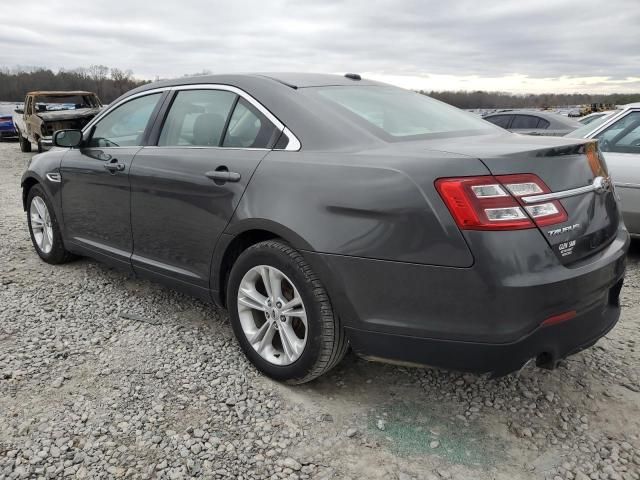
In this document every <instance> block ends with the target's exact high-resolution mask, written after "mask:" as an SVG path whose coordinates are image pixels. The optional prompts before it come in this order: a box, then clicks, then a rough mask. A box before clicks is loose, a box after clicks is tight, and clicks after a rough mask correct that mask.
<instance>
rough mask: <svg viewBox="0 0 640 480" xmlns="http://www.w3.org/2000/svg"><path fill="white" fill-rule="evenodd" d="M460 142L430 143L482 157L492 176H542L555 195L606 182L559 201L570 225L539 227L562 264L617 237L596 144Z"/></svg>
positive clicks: (501, 139) (507, 137)
mask: <svg viewBox="0 0 640 480" xmlns="http://www.w3.org/2000/svg"><path fill="white" fill-rule="evenodd" d="M459 140H460V141H459V142H458V143H457V144H456V145H455V148H451V139H448V141H440V140H435V141H433V142H430V143H431V146H432V148H437V149H439V150H446V151H453V152H455V153H458V154H465V155H469V156H474V157H476V158H479V159H480V160H481V161H482V162H483V163H484V164H485V165H486V166H487V168H488V169H489V171H490V172H491V173H492V174H493V175H509V174H522V173H525V174H526V173H529V174H534V175H537V176H538V177H539V178H540V179H541V180H542V181H543V182H544V183H545V184H546V185H547V187H549V189H550V190H551V192H554V193H557V192H566V191H568V190H572V189H577V188H581V187H587V186H590V185H592V184H593V183H594V180H595V179H596V177H602V178H603V179H605V182H603V184H602V185H601V187H602V188H599V189H598V191H589V192H586V193H581V194H576V195H571V196H568V197H566V198H561V199H558V201H559V202H560V204H561V205H562V206H563V207H564V209H565V211H566V212H567V215H568V219H567V221H566V222H563V223H558V224H554V225H549V226H544V227H540V226H539V227H538V229H539V230H540V232H541V233H542V235H543V236H544V238H545V239H546V240H547V242H548V243H549V246H550V247H551V248H552V249H553V251H554V252H555V254H556V255H557V257H558V258H559V260H560V261H561V262H562V263H563V264H565V265H567V264H570V263H572V262H575V261H577V260H580V259H583V258H586V257H588V256H590V255H593V254H595V253H596V252H598V251H599V250H601V249H602V248H604V247H605V246H606V245H608V244H609V243H610V242H611V241H612V240H613V238H614V237H615V236H616V233H617V230H618V226H619V223H620V213H619V210H618V205H617V201H616V196H615V191H614V190H613V188H612V187H610V185H611V183H610V181H609V174H608V172H607V167H606V164H605V162H604V159H603V158H602V154H601V153H600V152H599V150H598V148H597V145H596V143H595V142H593V141H585V140H581V139H569V138H549V137H530V136H520V135H513V134H499V135H482V136H477V137H464V138H461V139H459ZM439 147H442V148H439Z"/></svg>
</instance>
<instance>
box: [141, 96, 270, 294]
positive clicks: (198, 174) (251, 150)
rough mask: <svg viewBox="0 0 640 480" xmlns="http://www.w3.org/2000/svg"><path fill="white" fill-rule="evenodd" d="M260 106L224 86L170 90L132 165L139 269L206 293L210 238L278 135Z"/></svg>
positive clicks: (215, 235)
mask: <svg viewBox="0 0 640 480" xmlns="http://www.w3.org/2000/svg"><path fill="white" fill-rule="evenodd" d="M258 107H260V106H259V105H258V106H256V105H255V104H254V103H252V102H250V101H249V100H248V99H246V98H243V97H241V96H239V94H238V92H237V91H235V89H231V90H229V89H225V88H224V87H218V88H203V89H189V88H186V89H183V90H180V89H178V91H176V92H175V93H174V98H173V99H172V102H171V104H170V106H169V107H168V111H167V113H166V115H165V120H164V122H163V125H162V127H161V128H160V129H159V130H158V139H157V142H156V145H155V146H147V147H145V148H143V149H142V150H141V151H140V152H139V153H138V154H137V155H136V157H135V160H134V162H133V166H132V168H131V173H130V180H131V189H132V190H131V191H132V197H131V208H132V210H131V222H132V227H133V245H134V252H133V256H132V264H133V267H134V270H135V271H136V272H137V273H139V274H144V275H146V276H150V277H154V278H156V279H159V280H165V281H169V282H170V283H172V284H173V286H175V287H178V288H179V287H184V288H183V289H185V290H188V291H189V292H190V293H192V294H195V295H202V296H207V295H208V291H209V276H210V267H211V259H212V255H213V250H214V247H215V243H216V241H217V239H218V237H219V236H220V234H221V233H222V232H223V231H224V229H225V227H226V225H227V224H228V222H229V220H230V219H231V216H232V215H233V212H234V210H235V208H236V207H237V205H238V203H239V200H240V197H241V196H242V194H243V193H244V190H245V188H246V187H247V184H248V182H249V180H250V179H251V176H252V174H253V172H254V170H255V169H256V167H257V166H258V164H259V163H260V161H261V160H262V159H263V158H264V156H265V155H266V154H267V153H268V152H269V149H270V148H271V147H272V146H273V145H274V144H275V142H276V140H277V138H278V136H279V135H280V129H279V128H278V127H276V126H275V125H274V123H273V122H271V121H270V120H269V119H268V118H267V117H266V115H265V113H266V114H268V112H264V113H263V111H261V110H260V109H259V108H258ZM260 108H262V107H260Z"/></svg>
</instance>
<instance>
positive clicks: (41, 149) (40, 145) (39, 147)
mask: <svg viewBox="0 0 640 480" xmlns="http://www.w3.org/2000/svg"><path fill="white" fill-rule="evenodd" d="M42 152H44V147H43V146H42V141H41V140H38V153H42Z"/></svg>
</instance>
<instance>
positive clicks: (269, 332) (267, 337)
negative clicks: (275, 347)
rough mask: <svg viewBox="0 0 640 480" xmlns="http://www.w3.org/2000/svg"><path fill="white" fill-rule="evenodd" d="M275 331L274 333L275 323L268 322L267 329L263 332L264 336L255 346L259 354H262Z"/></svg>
mask: <svg viewBox="0 0 640 480" xmlns="http://www.w3.org/2000/svg"><path fill="white" fill-rule="evenodd" d="M275 333H276V327H275V325H274V324H273V323H269V326H268V327H267V331H266V332H265V334H264V336H263V337H262V340H260V343H259V344H258V346H257V348H256V351H257V352H258V353H259V354H262V352H263V351H264V349H265V348H266V347H267V345H270V344H271V342H272V341H273V335H274V334H275Z"/></svg>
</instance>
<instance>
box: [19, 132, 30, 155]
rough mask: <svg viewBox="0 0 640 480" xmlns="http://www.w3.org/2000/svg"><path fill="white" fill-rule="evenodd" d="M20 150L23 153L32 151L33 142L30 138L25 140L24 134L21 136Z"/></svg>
mask: <svg viewBox="0 0 640 480" xmlns="http://www.w3.org/2000/svg"><path fill="white" fill-rule="evenodd" d="M20 150H21V151H23V152H30V151H31V142H30V141H29V139H28V138H24V137H23V136H22V134H20Z"/></svg>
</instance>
